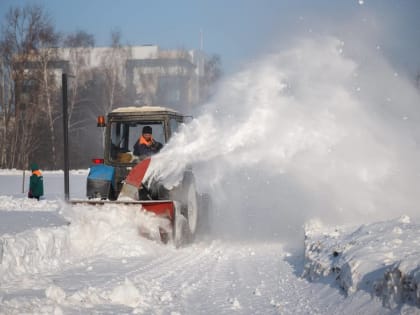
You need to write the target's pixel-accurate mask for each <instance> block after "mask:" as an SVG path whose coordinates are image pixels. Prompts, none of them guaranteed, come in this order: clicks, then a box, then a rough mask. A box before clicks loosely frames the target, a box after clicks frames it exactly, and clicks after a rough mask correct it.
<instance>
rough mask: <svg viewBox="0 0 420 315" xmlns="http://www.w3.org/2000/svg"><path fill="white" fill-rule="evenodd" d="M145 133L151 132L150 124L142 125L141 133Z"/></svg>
mask: <svg viewBox="0 0 420 315" xmlns="http://www.w3.org/2000/svg"><path fill="white" fill-rule="evenodd" d="M145 133H150V134H152V127H150V126H144V127H143V134H145Z"/></svg>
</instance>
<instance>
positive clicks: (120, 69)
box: [101, 31, 131, 113]
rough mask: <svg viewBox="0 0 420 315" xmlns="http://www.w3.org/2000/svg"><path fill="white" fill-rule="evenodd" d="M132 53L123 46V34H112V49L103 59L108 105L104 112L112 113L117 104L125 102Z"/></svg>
mask: <svg viewBox="0 0 420 315" xmlns="http://www.w3.org/2000/svg"><path fill="white" fill-rule="evenodd" d="M130 55H131V51H130V49H129V48H127V47H123V46H122V45H121V33H120V32H118V31H112V32H111V49H110V50H108V52H106V53H105V54H104V56H103V57H102V62H101V68H102V70H103V73H104V79H105V81H104V82H105V94H106V104H104V110H105V112H106V113H108V112H110V111H111V110H112V109H113V107H114V106H115V105H116V104H122V103H124V100H125V89H124V86H125V65H126V62H127V59H128V58H129V57H130Z"/></svg>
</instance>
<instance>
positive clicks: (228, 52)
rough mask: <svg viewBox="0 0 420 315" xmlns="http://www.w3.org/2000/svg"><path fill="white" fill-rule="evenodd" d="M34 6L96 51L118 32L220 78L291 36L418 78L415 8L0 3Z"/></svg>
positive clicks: (311, 2)
mask: <svg viewBox="0 0 420 315" xmlns="http://www.w3.org/2000/svg"><path fill="white" fill-rule="evenodd" d="M26 3H30V4H41V5H43V6H44V7H45V9H46V10H47V12H48V13H49V14H50V15H51V17H52V18H53V21H54V24H55V26H56V28H57V30H58V31H60V32H63V33H70V32H74V31H77V30H84V31H86V32H88V33H90V34H93V35H94V36H95V40H96V45H97V46H104V45H108V44H109V42H110V33H111V30H119V31H120V32H121V35H122V40H123V43H127V44H131V45H142V44H157V45H159V46H161V47H162V48H186V49H196V48H200V45H201V44H200V43H201V40H200V34H201V31H202V35H203V47H204V50H205V51H206V52H207V53H210V54H219V55H220V56H221V58H222V64H223V67H224V69H225V72H231V71H234V70H235V69H236V68H238V67H239V66H241V65H242V64H244V63H246V62H248V61H250V60H253V59H254V58H256V57H257V56H258V55H259V54H261V53H265V52H270V51H272V50H273V49H281V47H287V44H288V43H289V42H290V40H293V39H294V38H296V37H298V36H313V35H314V34H328V35H334V36H337V37H339V38H343V40H344V39H345V38H348V37H353V38H357V37H365V38H366V36H367V35H366V34H369V40H367V43H368V44H369V45H372V46H380V47H381V49H382V50H383V53H384V54H385V55H387V56H389V58H390V59H391V60H392V62H393V63H395V64H397V65H398V66H401V67H403V68H404V69H408V70H409V71H413V72H414V71H418V70H419V71H420V18H419V17H420V0H176V1H175V0H166V1H164V0H147V1H143V0H71V1H70V0H68V1H67V0H66V1H65V0H0V14H1V16H0V17H1V19H2V21H3V20H4V14H5V13H6V11H7V10H8V9H9V8H10V7H11V6H23V5H25V4H26Z"/></svg>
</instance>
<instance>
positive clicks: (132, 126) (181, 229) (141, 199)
mask: <svg viewBox="0 0 420 315" xmlns="http://www.w3.org/2000/svg"><path fill="white" fill-rule="evenodd" d="M189 119H191V117H190V116H185V115H182V114H180V113H179V112H177V111H175V110H173V109H170V108H167V107H160V106H141V107H120V108H117V109H114V110H113V111H111V112H110V113H109V114H108V115H107V117H106V119H105V117H104V116H99V117H98V121H97V126H98V127H101V128H105V130H104V140H105V141H104V142H105V143H104V148H105V149H104V156H103V158H98V159H93V165H92V166H91V167H90V170H89V175H88V178H87V184H86V195H87V198H88V199H87V200H73V201H72V203H73V204H75V203H88V204H105V203H116V204H118V203H122V204H132V205H137V206H139V208H140V210H141V211H145V212H147V213H150V214H151V215H153V216H158V217H159V218H160V219H165V220H166V222H167V224H162V225H161V226H159V227H158V228H159V235H160V240H161V241H162V242H164V243H166V242H168V241H169V240H170V239H172V240H173V241H174V243H175V245H176V246H179V245H181V244H184V243H188V242H191V241H192V240H193V239H194V237H195V235H196V233H197V230H198V228H199V226H202V225H203V224H202V223H201V222H200V220H204V218H205V217H206V215H207V214H206V213H207V211H208V209H207V208H208V204H209V197H208V196H207V195H206V194H199V193H197V191H196V185H195V179H194V174H193V172H192V168H191V167H187V168H186V169H185V170H184V172H183V178H182V180H181V182H180V183H179V184H178V185H177V186H176V187H174V188H171V189H167V188H165V187H164V186H163V185H162V184H160V183H159V182H153V183H146V182H144V180H143V179H144V177H145V174H146V172H147V169H148V167H149V165H150V161H151V159H153V156H136V155H135V154H134V153H133V152H134V150H133V147H134V144H135V143H136V142H137V141H138V140H139V137H140V135H141V134H142V130H143V128H144V127H145V126H149V127H151V128H152V130H153V138H154V140H156V141H157V142H159V143H161V144H163V146H164V145H165V144H166V143H167V142H168V141H169V139H170V138H171V136H173V135H174V134H175V133H176V132H177V130H178V128H179V126H180V125H181V124H184V123H186V122H187V121H188V120H189ZM127 197H128V198H127ZM168 226H169V228H168Z"/></svg>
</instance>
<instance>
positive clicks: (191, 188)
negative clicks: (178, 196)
mask: <svg viewBox="0 0 420 315" xmlns="http://www.w3.org/2000/svg"><path fill="white" fill-rule="evenodd" d="M182 189H183V201H182V205H181V214H182V215H183V216H184V217H185V218H186V219H187V223H188V228H189V231H190V234H191V236H192V237H194V236H195V233H196V231H197V225H198V220H199V214H198V196H197V191H196V188H195V182H194V177H193V176H192V174H190V173H187V174H185V177H184V180H183V183H182Z"/></svg>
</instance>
